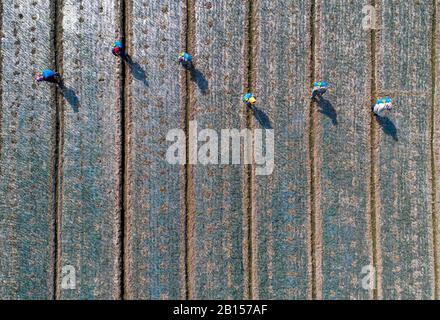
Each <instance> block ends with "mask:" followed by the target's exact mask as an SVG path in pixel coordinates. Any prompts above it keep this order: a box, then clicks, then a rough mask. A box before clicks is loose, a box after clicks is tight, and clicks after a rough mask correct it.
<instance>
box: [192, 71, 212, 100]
mask: <svg viewBox="0 0 440 320" xmlns="http://www.w3.org/2000/svg"><path fill="white" fill-rule="evenodd" d="M190 71H191V81H193V82H195V83H196V84H197V86H198V87H199V89H200V91H202V94H203V95H205V94H206V93H207V92H208V80H206V78H205V76H204V75H203V73H202V72H201V71H200V70H198V69H196V68H192V69H191V70H190Z"/></svg>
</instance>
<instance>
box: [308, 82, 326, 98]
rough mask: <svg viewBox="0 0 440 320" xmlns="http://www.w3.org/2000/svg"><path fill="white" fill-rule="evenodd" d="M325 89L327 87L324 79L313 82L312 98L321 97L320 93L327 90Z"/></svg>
mask: <svg viewBox="0 0 440 320" xmlns="http://www.w3.org/2000/svg"><path fill="white" fill-rule="evenodd" d="M327 89H328V83H327V82H325V81H319V82H315V83H314V84H313V91H312V100H316V98H317V97H318V98H319V99H321V97H322V95H323V94H324V93H326V92H327Z"/></svg>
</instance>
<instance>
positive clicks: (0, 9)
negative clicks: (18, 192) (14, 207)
mask: <svg viewBox="0 0 440 320" xmlns="http://www.w3.org/2000/svg"><path fill="white" fill-rule="evenodd" d="M0 33H1V34H3V1H0ZM2 117H3V50H0V155H1V154H2V144H3V141H2V123H3V118H2ZM0 176H2V168H0Z"/></svg>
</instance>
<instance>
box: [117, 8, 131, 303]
mask: <svg viewBox="0 0 440 320" xmlns="http://www.w3.org/2000/svg"><path fill="white" fill-rule="evenodd" d="M119 10H120V21H119V23H120V30H121V31H120V33H121V39H122V42H123V44H124V47H127V46H126V45H127V39H126V37H127V34H128V32H127V23H126V21H127V17H126V16H127V15H128V14H129V13H128V11H127V4H126V0H121V4H120V8H119ZM119 78H120V83H119V90H120V93H119V103H120V112H121V120H120V121H121V123H120V127H121V136H120V139H121V147H120V148H121V163H120V168H119V172H120V175H121V176H120V179H121V181H120V190H119V199H120V204H119V206H120V208H121V214H120V218H119V219H120V231H119V232H120V234H119V241H120V242H119V243H120V261H119V265H120V283H119V285H120V289H119V290H120V291H119V298H120V299H121V300H124V299H125V298H126V297H125V294H126V292H125V288H126V284H125V282H126V277H125V244H126V241H125V239H126V238H125V236H126V234H125V225H126V223H125V208H126V203H127V202H126V197H127V190H126V157H127V150H126V143H127V137H126V126H127V121H126V110H125V96H126V94H125V93H126V85H127V83H126V82H127V81H126V65H125V61H123V60H121V64H120V75H119Z"/></svg>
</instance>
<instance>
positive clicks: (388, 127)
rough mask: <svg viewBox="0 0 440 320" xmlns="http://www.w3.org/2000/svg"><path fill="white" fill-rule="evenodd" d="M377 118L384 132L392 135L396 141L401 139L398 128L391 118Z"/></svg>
mask: <svg viewBox="0 0 440 320" xmlns="http://www.w3.org/2000/svg"><path fill="white" fill-rule="evenodd" d="M375 118H376V121H377V123H378V124H379V125H380V127H381V128H382V131H383V133H385V134H386V135H388V136H390V137H392V138H393V140H394V141H399V138H398V137H397V128H396V126H395V125H394V123H393V121H391V119H390V118H388V117H380V116H376V117H375Z"/></svg>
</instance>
